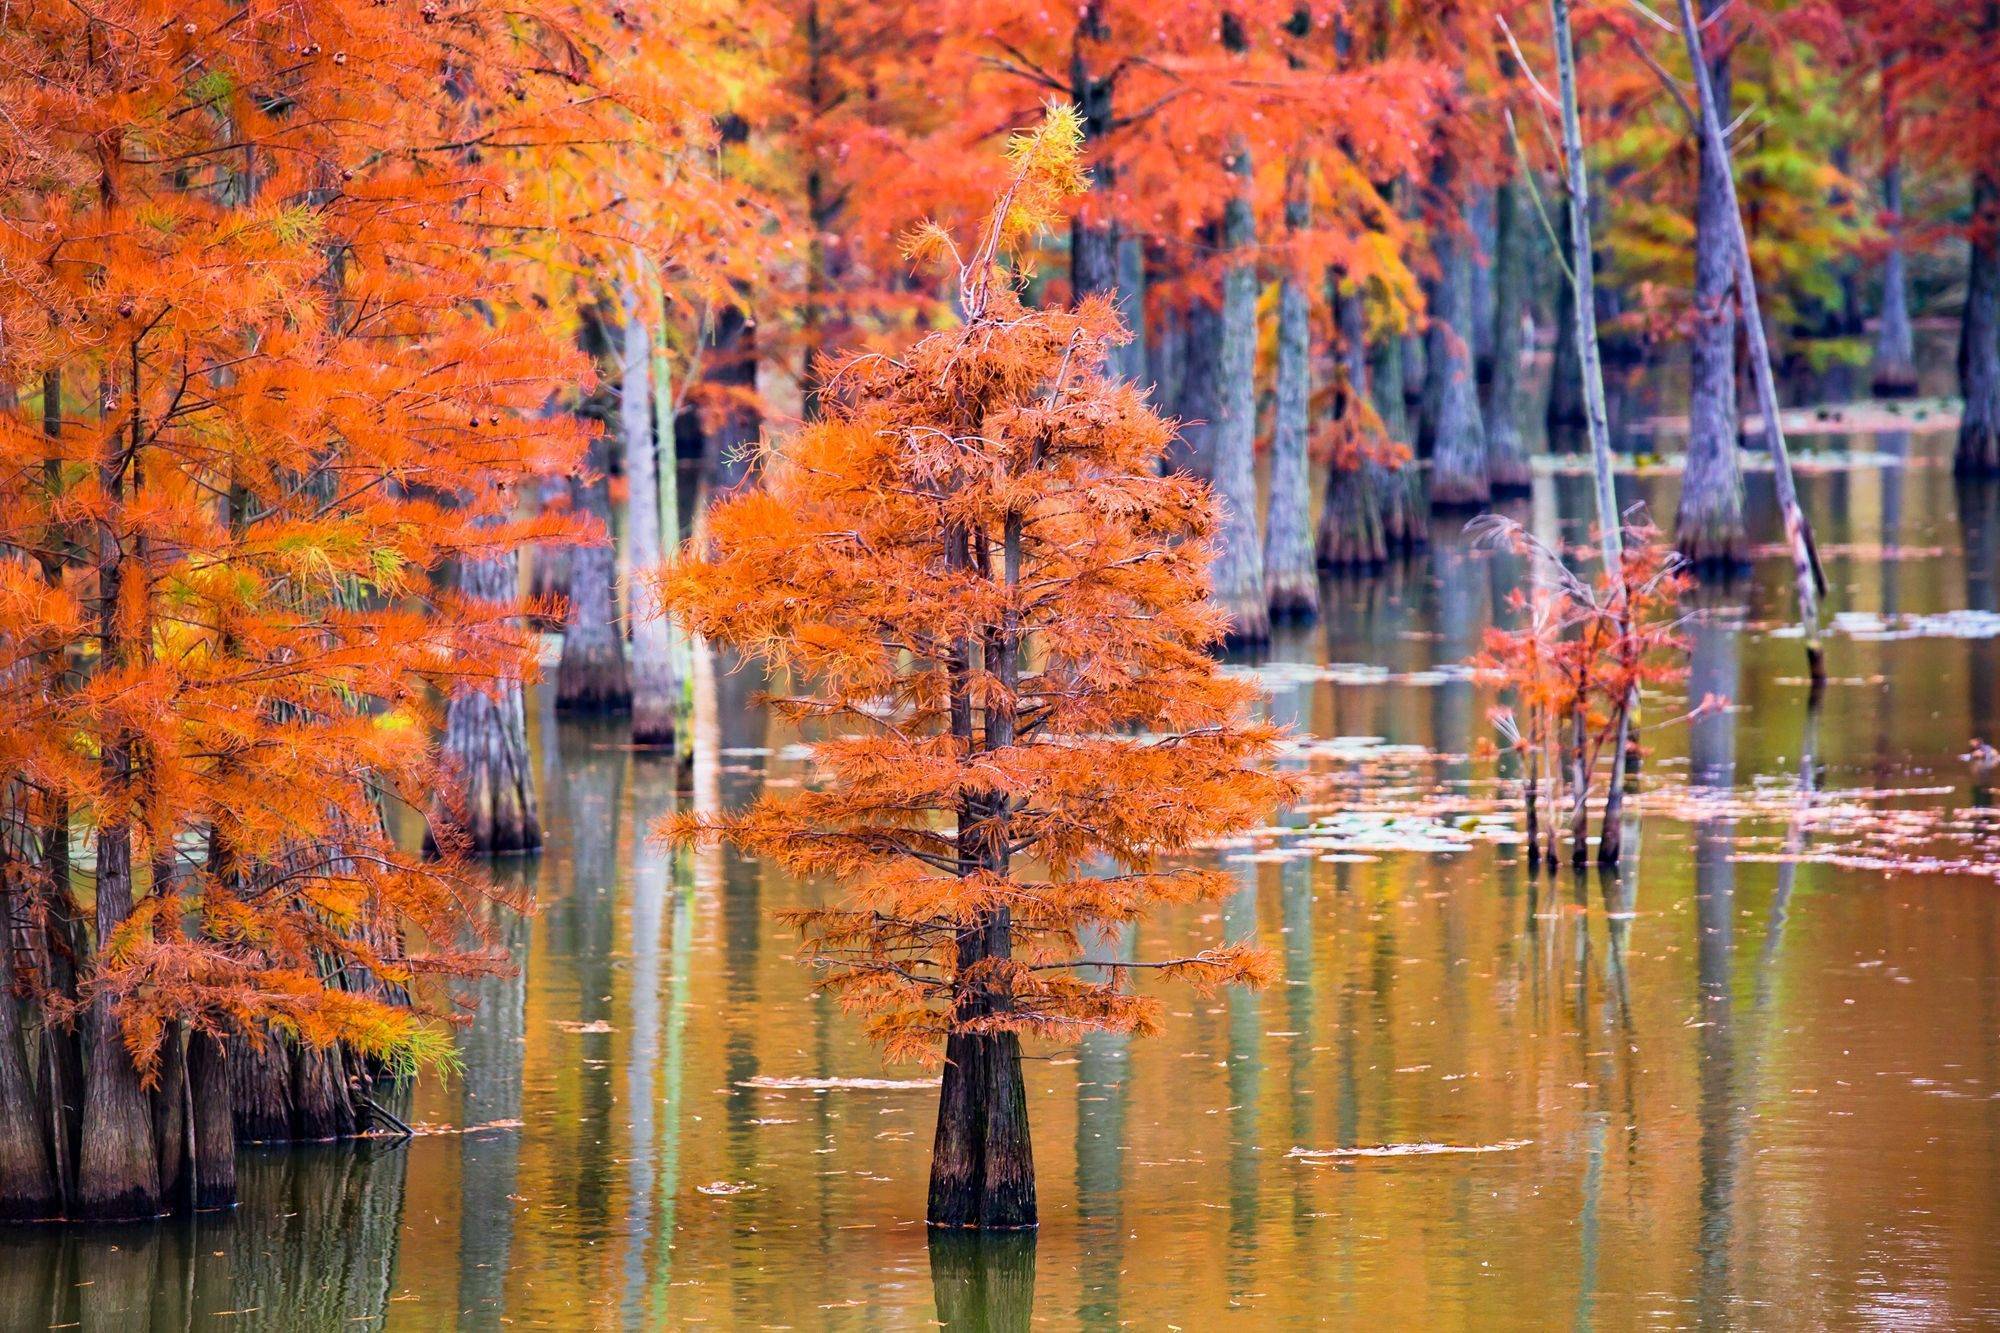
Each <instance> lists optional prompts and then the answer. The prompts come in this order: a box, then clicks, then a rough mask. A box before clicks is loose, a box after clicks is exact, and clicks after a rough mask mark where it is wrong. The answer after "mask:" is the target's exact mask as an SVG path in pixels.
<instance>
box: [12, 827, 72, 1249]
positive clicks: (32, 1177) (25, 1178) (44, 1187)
mask: <svg viewBox="0 0 2000 1333" xmlns="http://www.w3.org/2000/svg"><path fill="white" fill-rule="evenodd" d="M10 813H11V812H10ZM7 836H8V837H9V838H10V839H11V836H12V835H11V834H9V835H7ZM8 855H9V856H10V858H11V852H10V853H8ZM0 876H4V877H5V878H4V879H0V890H4V896H0V1222H24V1221H33V1220H37V1219H41V1218H50V1217H56V1216H59V1215H60V1214H61V1212H62V1191H61V1189H60V1188H59V1186H58V1183H57V1180H56V1174H55V1165H54V1163H53V1162H52V1161H51V1159H50V1155H49V1137H48V1134H47V1128H48V1124H47V1119H46V1117H44V1116H43V1115H42V1114H41V1113H40V1111H39V1108H38V1105H37V1101H36V1092H35V1086H34V1081H33V1079H32V1078H30V1076H29V1073H28V1053H27V1047H26V1046H25V1045H24V1043H23V1041H22V1033H21V1005H20V1001H19V999H18V998H17V997H18V995H19V991H18V990H17V987H18V986H19V985H20V977H19V975H18V969H17V968H16V966H15V957H14V937H15V924H16V923H15V909H14V891H13V888H14V875H13V867H12V866H11V865H0Z"/></svg>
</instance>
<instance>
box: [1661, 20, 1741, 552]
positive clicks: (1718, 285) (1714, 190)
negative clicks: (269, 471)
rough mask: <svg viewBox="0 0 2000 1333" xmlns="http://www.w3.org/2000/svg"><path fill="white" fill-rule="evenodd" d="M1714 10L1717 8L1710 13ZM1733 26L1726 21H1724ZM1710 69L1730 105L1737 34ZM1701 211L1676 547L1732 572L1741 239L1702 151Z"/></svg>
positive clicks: (1720, 40)
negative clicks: (1738, 250)
mask: <svg viewBox="0 0 2000 1333" xmlns="http://www.w3.org/2000/svg"><path fill="white" fill-rule="evenodd" d="M1710 7H1711V8H1713V6H1712V5H1711V6H1710ZM1719 21H1722V22H1726V20H1719ZM1714 41H1715V44H1716V45H1717V46H1718V48H1719V50H1720V52H1721V54H1718V55H1717V56H1716V57H1715V58H1714V59H1713V60H1711V61H1710V62H1709V81H1710V84H1711V85H1712V86H1713V87H1714V89H1715V96H1716V100H1717V104H1718V105H1720V106H1723V107H1726V106H1727V105H1728V103H1729V92H1730V78H1729V55H1728V52H1729V34H1728V33H1727V32H1726V31H1721V30H1718V31H1717V33H1716V34H1715V37H1714ZM1699 156H1700V163H1699V169H1698V180H1697V183H1696V190H1695V212H1694V337H1693V345H1692V347H1691V349H1690V353H1691V356H1690V364H1689V371H1688V376H1689V384H1688V446H1687V465H1686V468H1685V470H1684V471H1683V473H1682V476H1681V498H1680V508H1679V510H1678V512H1677V513H1676V515H1675V518H1674V540H1675V544H1676V545H1677V546H1678V547H1679V548H1680V553H1681V554H1682V555H1683V556H1685V557H1686V558H1687V560H1688V561H1689V563H1691V564H1692V565H1694V567H1695V568H1696V569H1697V570H1704V569H1705V570H1727V569H1730V568H1733V567H1735V566H1738V565H1741V564H1743V563H1744V562H1745V561H1747V560H1748V558H1749V539H1748V537H1746V536H1745V534H1744V530H1743V473H1742V469H1741V467H1740V466H1739V462H1738V458H1737V439H1738V435H1739V432H1740V423H1739V421H1738V420H1737V414H1736V254H1735V251H1736V240H1735V235H1734V233H1733V232H1732V231H1731V225H1732V224H1731V221H1730V213H1731V212H1732V210H1733V209H1734V208H1735V204H1734V202H1733V201H1732V200H1731V198H1730V195H1729V180H1728V176H1729V164H1728V163H1727V162H1722V161H1717V160H1716V157H1715V155H1714V154H1713V153H1711V152H1709V150H1708V147H1707V144H1706V141H1705V140H1704V141H1702V142H1701V144H1700V155H1699Z"/></svg>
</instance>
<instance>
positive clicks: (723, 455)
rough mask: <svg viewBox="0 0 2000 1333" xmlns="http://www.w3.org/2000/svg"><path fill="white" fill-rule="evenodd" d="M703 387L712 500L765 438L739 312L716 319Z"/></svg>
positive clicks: (750, 340) (746, 470)
mask: <svg viewBox="0 0 2000 1333" xmlns="http://www.w3.org/2000/svg"><path fill="white" fill-rule="evenodd" d="M702 381H703V383H704V384H705V385H707V386H708V388H709V401H708V402H707V403H706V404H705V405H704V407H703V409H702V411H701V412H700V413H699V414H698V420H699V422H700V426H701V452H702V464H703V469H704V474H703V475H704V476H705V477H706V479H707V482H708V490H709V494H710V495H711V496H713V495H719V494H720V493H722V492H723V491H726V490H729V489H731V488H733V487H735V486H738V485H741V484H742V482H743V480H744V479H745V478H746V477H748V476H749V475H750V469H751V464H752V459H751V456H750V451H751V450H752V449H753V448H754V447H755V445H756V443H757V440H758V437H759V436H761V435H762V434H763V433H764V416H763V413H762V412H761V411H760V410H759V409H758V407H757V404H756V393H757V321H756V320H754V319H752V318H751V317H750V312H749V311H747V310H745V309H744V308H743V307H742V306H740V305H727V306H724V307H723V308H722V310H721V311H720V313H718V314H717V315H716V317H715V322H714V325H713V327H711V328H710V330H709V335H708V339H707V347H706V349H705V351H704V353H703V359H702ZM621 707H622V705H621Z"/></svg>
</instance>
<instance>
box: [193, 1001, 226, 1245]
mask: <svg viewBox="0 0 2000 1333" xmlns="http://www.w3.org/2000/svg"><path fill="white" fill-rule="evenodd" d="M188 1102H189V1110H190V1112H191V1114H192V1115H193V1117H194V1124H193V1134H192V1135H191V1138H192V1140H193V1145H194V1151H193V1153H192V1155H191V1156H190V1158H189V1169H188V1177H189V1182H188V1183H189V1186H190V1189H189V1201H190V1203H191V1205H192V1207H193V1208H194V1209H195V1211H197V1212H208V1211H210V1210H213V1209H218V1208H233V1207H235V1205H236V1125H235V1116H234V1115H233V1114H232V1112H231V1108H230V1092H229V1056H228V1050H227V1048H226V1047H225V1046H224V1044H223V1043H222V1041H220V1040H219V1039H217V1038H215V1037H210V1036H200V1035H198V1036H196V1037H195V1038H194V1039H193V1040H192V1041H191V1042H190V1043H189V1044H188Z"/></svg>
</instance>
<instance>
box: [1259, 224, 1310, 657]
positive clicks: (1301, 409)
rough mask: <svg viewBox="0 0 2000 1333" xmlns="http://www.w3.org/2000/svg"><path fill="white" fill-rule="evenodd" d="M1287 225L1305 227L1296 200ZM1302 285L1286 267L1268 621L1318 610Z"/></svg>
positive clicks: (1268, 533)
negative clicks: (1307, 454)
mask: <svg viewBox="0 0 2000 1333" xmlns="http://www.w3.org/2000/svg"><path fill="white" fill-rule="evenodd" d="M1285 221H1286V224H1287V226H1289V227H1291V228H1292V229H1294V230H1296V229H1298V228H1300V227H1303V226H1305V224H1306V221H1307V218H1306V210H1305V207H1304V205H1303V204H1302V203H1300V202H1298V201H1292V202H1288V203H1287V205H1286V208H1285ZM1307 306H1308V302H1307V299H1306V289H1305V284H1304V282H1302V281H1301V280H1300V278H1299V275H1298V273H1297V271H1296V270H1295V269H1293V268H1291V267H1287V269H1286V270H1285V275H1284V278H1283V280H1282V281H1281V282H1280V284H1279V288H1278V402H1277V416H1276V419H1275V421H1274V422H1273V428H1272V433H1271V503H1270V511H1269V513H1268V514H1267V515H1266V516H1265V527H1264V596H1265V604H1266V606H1267V607H1268V608H1269V610H1270V614H1271V618H1272V619H1274V620H1276V619H1280V618H1284V619H1300V620H1310V619H1312V618H1314V617H1315V616H1317V615H1318V614H1319V579H1318V577H1317V575H1316V573H1315V571H1314V568H1313V530H1312V476H1311V472H1312V467H1311V460H1310V459H1309V458H1308V457H1307V456H1306V443H1307V434H1308V432H1309V429H1310V426H1311V421H1310V419H1309V413H1310V404H1311V401H1312V383H1311V377H1312V315H1311V312H1310V310H1309V309H1308V308H1307Z"/></svg>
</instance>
